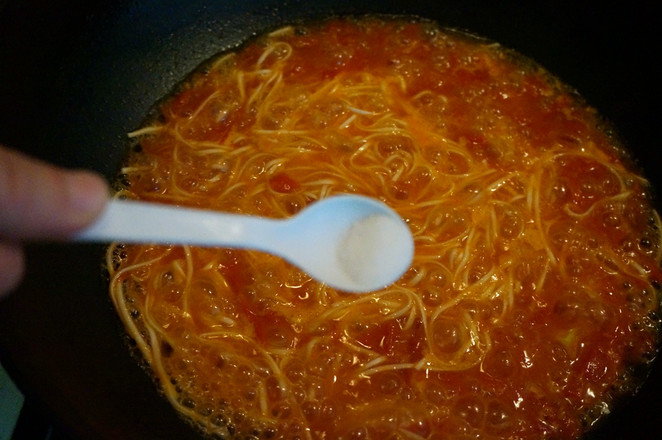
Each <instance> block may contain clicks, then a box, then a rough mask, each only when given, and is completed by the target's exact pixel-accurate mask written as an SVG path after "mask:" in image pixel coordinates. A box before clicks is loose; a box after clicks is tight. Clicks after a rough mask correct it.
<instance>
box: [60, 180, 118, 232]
mask: <svg viewBox="0 0 662 440" xmlns="http://www.w3.org/2000/svg"><path fill="white" fill-rule="evenodd" d="M67 185H68V192H69V204H70V205H69V209H70V210H71V211H72V212H75V213H76V217H77V218H79V219H80V221H81V223H82V225H84V224H87V223H88V222H90V221H92V220H93V219H94V218H95V217H96V216H97V215H99V214H100V213H101V211H102V210H103V207H104V206H105V205H106V203H107V201H108V198H109V190H108V185H107V184H106V182H105V181H104V180H103V178H101V177H100V176H98V175H96V174H93V173H90V172H87V171H73V172H71V173H70V174H69V176H68V178H67ZM82 225H81V226H82Z"/></svg>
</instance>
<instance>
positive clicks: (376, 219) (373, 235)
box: [338, 214, 409, 287]
mask: <svg viewBox="0 0 662 440" xmlns="http://www.w3.org/2000/svg"><path fill="white" fill-rule="evenodd" d="M403 232H406V234H403ZM407 234H409V231H408V230H404V229H403V224H402V222H400V221H399V220H397V219H394V218H392V217H389V216H385V215H379V214H375V215H371V216H369V217H366V218H364V219H362V220H361V221H358V222H356V223H355V224H354V225H352V227H351V228H350V229H349V231H348V232H347V234H346V235H345V237H343V239H342V241H341V243H340V245H339V247H338V259H339V260H340V266H341V267H342V268H343V270H344V271H345V273H346V274H347V275H348V276H349V277H350V278H351V279H352V280H354V281H357V282H360V283H366V284H371V285H372V284H375V281H381V280H384V287H385V286H386V285H387V284H388V283H390V282H392V281H394V279H393V278H394V275H398V274H394V271H396V270H401V269H400V268H401V266H402V264H401V261H400V260H401V259H402V255H399V253H398V250H402V249H403V248H402V245H403V244H404V243H403V239H404V240H406V239H407V238H408V237H407ZM405 243H406V242H405ZM406 249H407V248H406V247H405V250H406Z"/></svg>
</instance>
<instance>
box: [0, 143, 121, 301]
mask: <svg viewBox="0 0 662 440" xmlns="http://www.w3.org/2000/svg"><path fill="white" fill-rule="evenodd" d="M108 197H109V188H108V185H107V184H106V182H105V181H104V179H103V178H102V177H101V176H99V175H97V174H94V173H92V172H89V171H77V170H66V169H63V168H59V167H56V166H54V165H51V164H47V163H44V162H41V161H38V160H36V159H33V158H30V157H28V156H26V155H24V154H22V153H19V152H17V151H13V150H10V149H7V148H4V147H2V146H0V297H1V296H2V295H3V294H6V293H8V292H9V291H11V290H13V289H14V288H16V287H17V286H18V284H19V282H20V280H21V279H22V277H23V274H24V271H25V256H24V253H23V248H22V242H24V241H28V240H58V239H65V238H66V237H67V236H69V235H71V234H73V233H75V232H76V231H78V230H79V229H82V228H84V227H85V226H87V225H88V224H90V223H91V222H92V221H93V220H94V219H95V218H96V217H97V216H98V215H99V214H100V213H101V211H102V210H103V208H104V206H105V204H106V202H107V200H108Z"/></svg>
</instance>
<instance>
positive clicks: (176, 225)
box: [75, 195, 414, 293]
mask: <svg viewBox="0 0 662 440" xmlns="http://www.w3.org/2000/svg"><path fill="white" fill-rule="evenodd" d="M75 239H76V240H79V241H103V242H105V241H121V242H125V243H159V244H177V245H183V244H187V245H194V246H208V247H232V248H244V249H254V250H259V251H264V252H267V253H270V254H273V255H277V256H280V257H282V258H284V259H285V260H287V261H289V262H290V263H292V264H294V265H296V266H298V267H299V268H301V269H302V270H304V271H305V272H306V273H308V274H309V275H310V276H311V277H313V278H315V279H317V280H318V281H321V282H324V283H326V284H328V285H329V286H332V287H335V288H337V289H340V290H343V291H347V292H357V293H358V292H369V291H373V290H378V289H381V288H383V287H386V286H388V285H390V284H392V283H393V282H395V281H396V280H398V278H400V276H402V274H403V273H404V272H405V271H406V270H407V268H409V266H410V264H411V261H412V258H413V254H414V242H413V239H412V235H411V232H410V230H409V227H408V226H407V224H406V223H405V222H404V221H403V220H402V219H401V218H400V216H399V215H398V214H397V213H395V211H393V210H392V209H391V208H389V207H387V206H386V205H384V204H383V203H381V202H379V201H377V200H375V199H372V198H369V197H363V196H355V195H341V196H335V197H330V198H327V199H323V200H321V201H318V202H315V203H313V204H311V205H310V206H309V207H307V208H306V209H304V210H303V211H301V212H300V213H299V214H297V215H295V216H293V217H291V218H288V219H282V220H279V219H270V218H265V217H256V216H247V215H238V214H229V213H221V212H217V211H209V210H200V209H189V208H181V207H175V206H170V205H160V204H155V203H147V202H139V201H129V200H112V201H110V202H109V204H108V206H107V208H106V210H105V212H104V213H103V214H102V215H101V217H100V218H99V219H98V220H97V221H96V222H95V223H94V224H92V225H91V226H90V227H88V228H87V229H85V230H84V231H82V232H81V233H80V234H79V235H77V236H76V237H75Z"/></svg>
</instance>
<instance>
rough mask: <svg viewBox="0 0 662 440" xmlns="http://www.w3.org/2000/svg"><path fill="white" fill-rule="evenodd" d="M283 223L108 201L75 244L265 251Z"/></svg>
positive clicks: (169, 207) (242, 216) (180, 208)
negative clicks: (101, 243) (99, 243)
mask: <svg viewBox="0 0 662 440" xmlns="http://www.w3.org/2000/svg"><path fill="white" fill-rule="evenodd" d="M283 223H284V222H283V221H282V220H273V219H267V218H262V217H254V216H247V215H239V214H229V213H221V212H217V211H211V210H203V209H192V208H182V207H177V206H171V205H163V204H155V203H145V202H139V201H132V200H116V199H114V200H111V201H110V202H109V203H108V206H107V207H106V210H105V211H104V213H103V214H102V215H101V217H100V218H99V219H98V220H97V221H96V222H95V223H93V224H92V225H90V226H89V227H88V228H87V229H84V230H83V231H81V232H80V233H79V234H78V235H76V236H75V237H74V240H77V241H83V242H111V241H121V242H125V243H155V244H175V245H179V244H187V245H192V246H228V247H240V248H251V249H256V250H268V249H266V248H267V247H268V248H271V247H272V246H271V244H270V243H269V241H268V239H266V237H269V236H273V235H274V234H278V231H277V229H278V228H279V227H280V226H281V225H282V224H283Z"/></svg>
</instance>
